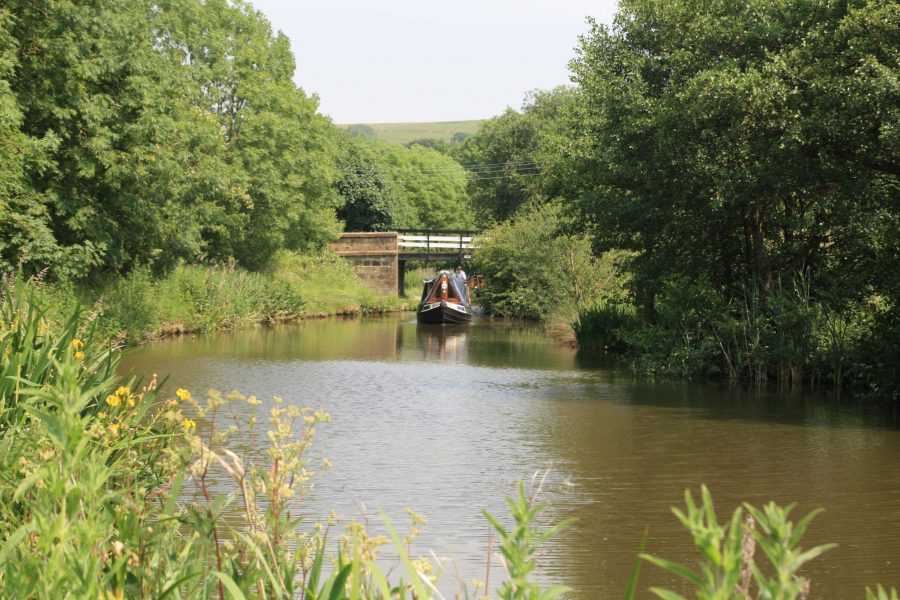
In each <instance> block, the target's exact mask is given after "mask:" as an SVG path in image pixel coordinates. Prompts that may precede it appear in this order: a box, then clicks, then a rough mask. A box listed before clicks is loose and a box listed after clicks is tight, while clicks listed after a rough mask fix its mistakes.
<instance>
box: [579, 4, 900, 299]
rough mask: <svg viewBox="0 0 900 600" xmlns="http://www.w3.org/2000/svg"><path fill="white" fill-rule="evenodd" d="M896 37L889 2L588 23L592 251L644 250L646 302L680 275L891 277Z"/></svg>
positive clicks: (583, 196)
mask: <svg viewBox="0 0 900 600" xmlns="http://www.w3.org/2000/svg"><path fill="white" fill-rule="evenodd" d="M898 32H900V6H898V5H897V3H896V2H891V1H890V0H870V1H862V2H849V3H848V2H841V1H832V2H814V1H808V0H801V1H795V2H789V3H772V2H768V1H766V0H752V1H749V2H729V1H727V0H715V1H712V2H708V1H702V2H701V1H698V0H667V1H666V2H661V1H658V0H625V1H623V2H622V3H621V8H620V11H619V14H618V16H617V17H616V20H615V23H614V25H613V26H612V27H611V28H609V27H606V26H603V25H600V24H597V23H594V24H593V25H592V28H591V32H590V33H589V34H588V35H586V36H584V37H583V38H582V40H581V44H580V47H579V50H578V57H577V58H576V59H575V60H574V61H573V62H572V70H573V78H574V80H575V81H576V82H577V83H578V85H579V87H580V89H581V94H580V95H579V98H580V101H579V102H578V104H577V110H576V112H575V114H574V118H573V119H572V121H571V125H570V129H571V131H572V136H571V137H572V139H573V141H574V143H573V144H572V147H571V148H570V152H569V153H568V155H567V156H565V158H564V160H567V161H571V163H572V164H574V165H575V168H576V176H575V177H573V178H571V179H570V182H571V187H570V190H569V191H570V194H571V195H572V197H577V198H578V199H579V202H580V205H581V207H582V209H583V211H584V214H585V215H586V216H587V217H588V218H589V219H590V221H591V223H592V225H593V231H594V233H595V236H596V240H597V243H598V245H599V247H600V248H605V247H613V246H615V247H624V248H627V249H631V250H635V251H637V252H638V254H637V255H636V258H635V260H634V262H633V265H632V267H633V269H634V270H635V274H636V278H635V283H636V284H637V286H638V288H639V292H640V293H641V294H642V298H643V299H644V301H650V300H651V299H652V297H653V295H654V294H655V293H656V292H658V291H659V289H660V288H659V286H660V285H661V282H662V281H663V280H664V279H665V278H667V277H672V276H691V277H696V276H698V275H702V276H704V277H706V278H708V279H709V280H710V281H711V282H712V283H713V284H714V285H717V286H720V287H721V286H732V285H735V284H736V283H738V282H748V283H752V284H754V285H757V286H759V287H760V288H761V289H762V290H764V291H766V292H769V291H771V290H772V289H773V286H774V285H775V283H776V281H778V280H779V279H788V278H790V277H792V276H794V275H796V274H797V273H800V272H802V271H808V272H811V273H812V274H813V276H814V277H815V278H816V280H817V281H820V282H823V283H824V282H825V281H826V280H827V281H831V282H838V281H843V282H845V283H849V285H844V286H843V289H844V290H845V291H846V292H847V293H850V294H858V293H860V292H864V291H865V290H866V289H867V287H868V286H874V287H875V288H876V289H879V288H881V287H882V286H884V285H885V284H887V283H888V282H887V280H888V279H890V278H891V277H894V276H887V277H886V274H885V273H884V272H883V271H882V267H883V266H884V265H885V264H887V263H885V262H884V261H885V260H889V259H890V257H891V256H893V257H896V252H897V250H896V248H898V238H897V202H898V196H900V195H898V179H897V177H898V175H900V164H898V162H900V161H898V152H900V145H898V141H900V137H898V132H900V108H898V107H900V85H898V79H897V74H898V60H900V50H898V48H900V44H898V36H900V33H898ZM894 280H896V278H895V277H894ZM891 285H892V286H894V288H896V281H894V282H893V283H891Z"/></svg>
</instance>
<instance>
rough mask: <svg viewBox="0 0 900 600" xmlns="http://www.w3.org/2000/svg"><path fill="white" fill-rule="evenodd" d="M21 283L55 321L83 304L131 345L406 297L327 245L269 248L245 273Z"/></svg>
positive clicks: (392, 304) (99, 329)
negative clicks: (270, 254)
mask: <svg viewBox="0 0 900 600" xmlns="http://www.w3.org/2000/svg"><path fill="white" fill-rule="evenodd" d="M25 285H27V286H28V287H29V289H30V293H32V294H33V295H34V297H35V298H36V301H37V302H39V303H40V304H41V305H42V306H43V307H45V310H46V313H47V316H48V318H49V319H50V320H51V321H53V322H55V323H62V322H64V321H65V319H66V318H67V317H68V316H69V315H71V314H72V312H73V311H74V310H75V308H76V306H85V307H89V308H90V310H91V315H92V316H91V321H92V327H93V328H94V330H95V332H96V335H97V336H98V338H100V339H116V338H118V339H119V340H120V341H124V342H125V343H127V344H136V343H140V342H143V341H146V340H153V339H158V338H162V337H167V336H170V335H178V334H183V333H202V332H208V331H218V330H226V329H239V328H245V327H255V326H258V325H263V324H270V323H286V322H292V321H296V320H299V319H303V318H308V317H320V316H328V315H337V314H369V313H379V312H389V311H398V310H404V309H405V308H406V307H407V304H406V301H405V300H404V299H401V298H397V297H395V296H385V295H381V294H378V293H376V292H374V291H373V290H372V289H370V288H368V287H367V286H365V285H363V284H362V283H361V282H360V280H359V279H358V278H357V276H356V274H355V273H354V272H353V269H352V268H351V267H350V265H348V264H347V262H346V261H344V260H343V259H341V258H340V257H338V256H337V255H336V254H334V253H332V252H327V251H326V252H322V253H317V254H307V255H303V254H296V253H290V252H280V253H278V254H276V256H275V258H274V259H273V261H272V262H271V263H270V264H269V266H268V268H267V269H266V270H264V271H261V272H250V271H247V270H245V269H242V268H240V267H238V266H236V265H234V264H226V265H212V266H201V265H179V266H177V267H175V268H174V269H173V270H172V271H171V272H169V273H167V274H166V275H164V276H161V277H155V276H153V275H152V274H151V273H150V272H149V271H147V270H144V269H136V270H134V271H132V272H131V273H130V274H128V275H126V276H124V277H120V278H115V279H112V280H110V281H107V282H103V283H101V284H95V285H92V286H85V285H83V284H82V285H79V284H72V283H60V282H44V281H42V280H41V279H40V278H32V279H31V280H29V281H28V282H27V283H26V284H25Z"/></svg>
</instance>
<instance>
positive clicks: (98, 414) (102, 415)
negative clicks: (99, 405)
mask: <svg viewBox="0 0 900 600" xmlns="http://www.w3.org/2000/svg"><path fill="white" fill-rule="evenodd" d="M97 416H98V417H100V418H101V419H105V418H106V412H99V413H97Z"/></svg>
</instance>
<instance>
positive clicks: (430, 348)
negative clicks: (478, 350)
mask: <svg viewBox="0 0 900 600" xmlns="http://www.w3.org/2000/svg"><path fill="white" fill-rule="evenodd" d="M470 331H471V330H470V328H469V326H468V325H443V326H440V327H435V326H434V325H423V324H419V325H418V326H416V337H417V338H418V340H419V349H420V350H421V351H422V356H423V357H424V358H425V360H434V361H448V362H467V359H468V348H467V345H468V336H469V332H470Z"/></svg>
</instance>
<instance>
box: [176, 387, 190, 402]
mask: <svg viewBox="0 0 900 600" xmlns="http://www.w3.org/2000/svg"><path fill="white" fill-rule="evenodd" d="M175 395H176V396H178V398H179V399H181V401H182V402H184V401H185V400H190V398H191V393H190V392H189V391H187V390H186V389H184V388H178V389H177V390H175Z"/></svg>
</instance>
